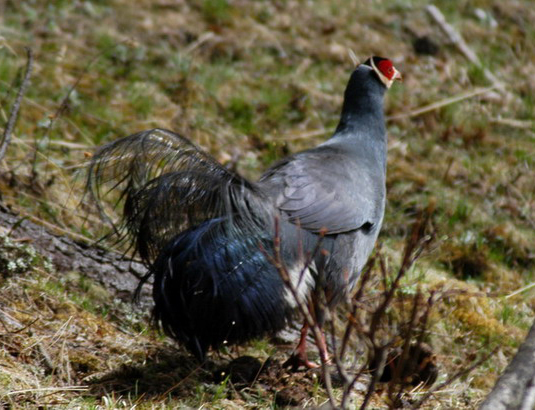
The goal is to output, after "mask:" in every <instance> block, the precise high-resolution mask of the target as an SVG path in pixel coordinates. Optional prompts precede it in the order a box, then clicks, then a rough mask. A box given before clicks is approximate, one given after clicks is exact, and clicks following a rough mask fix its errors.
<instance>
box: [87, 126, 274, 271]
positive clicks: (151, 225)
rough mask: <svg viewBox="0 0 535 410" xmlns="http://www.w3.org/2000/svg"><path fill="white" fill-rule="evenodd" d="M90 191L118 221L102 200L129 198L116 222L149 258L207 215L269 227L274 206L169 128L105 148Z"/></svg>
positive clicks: (94, 165) (94, 163)
mask: <svg viewBox="0 0 535 410" xmlns="http://www.w3.org/2000/svg"><path fill="white" fill-rule="evenodd" d="M87 191H88V192H89V194H90V195H91V196H92V198H93V199H94V200H95V202H96V203H97V205H98V207H99V211H100V212H101V214H102V215H103V216H104V217H105V218H106V219H107V220H109V221H110V222H112V221H111V218H110V217H109V216H108V215H107V214H106V212H105V210H104V207H103V206H102V199H103V198H104V197H106V196H108V195H109V194H110V193H112V192H113V193H115V192H118V193H119V195H116V197H115V204H116V207H117V206H118V205H120V204H123V207H124V209H123V215H122V219H121V221H119V222H112V224H113V226H114V228H115V229H116V232H117V233H118V235H119V240H128V239H129V238H130V239H131V240H132V244H133V246H134V248H135V250H136V251H137V252H138V253H139V255H140V256H141V258H142V259H143V260H144V261H145V263H146V264H147V265H150V264H151V263H152V262H154V260H155V259H156V257H157V255H158V253H159V252H160V250H161V249H162V248H163V247H164V246H165V245H166V244H167V243H168V242H169V241H170V240H171V239H172V238H174V237H175V236H176V235H177V234H178V233H179V232H182V231H184V230H186V229H188V228H190V227H193V226H196V225H199V224H200V223H202V222H203V221H206V220H209V219H213V218H218V217H224V218H226V221H227V223H229V224H233V225H236V226H237V227H238V226H243V227H245V228H246V229H247V230H248V231H251V232H253V231H261V230H263V229H264V228H263V227H264V226H265V221H266V215H269V213H270V212H272V211H271V210H269V209H266V207H265V204H266V201H265V200H264V198H263V197H262V194H261V193H260V192H259V191H258V190H257V189H256V186H255V185H254V184H252V183H250V182H249V181H247V180H246V179H245V178H242V177H241V176H239V175H237V174H235V173H232V172H230V171H228V170H227V169H226V168H224V167H223V166H222V165H221V164H219V163H218V162H217V161H216V160H215V159H214V158H212V157H211V156H210V155H208V154H206V153H205V152H203V151H201V150H200V149H199V148H198V147H196V146H195V145H193V144H192V143H191V142H190V141H189V140H187V139H186V138H183V137H181V136H180V135H178V134H175V133H173V132H171V131H167V130H162V129H153V130H149V131H144V132H140V133H138V134H134V135H131V136H128V137H125V138H122V139H119V140H117V141H114V142H112V143H110V144H107V145H105V146H103V147H101V148H100V150H99V151H98V152H97V153H96V154H95V155H94V157H93V159H92V160H91V164H90V166H89V170H88V177H87ZM112 195H113V194H112ZM253 209H254V212H252V211H251V210H253ZM235 219H238V220H235Z"/></svg>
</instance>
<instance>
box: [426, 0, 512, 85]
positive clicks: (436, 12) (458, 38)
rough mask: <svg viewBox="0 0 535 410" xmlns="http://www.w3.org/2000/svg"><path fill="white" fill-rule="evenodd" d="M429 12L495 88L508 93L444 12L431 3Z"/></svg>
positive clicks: (427, 9)
mask: <svg viewBox="0 0 535 410" xmlns="http://www.w3.org/2000/svg"><path fill="white" fill-rule="evenodd" d="M425 10H426V11H427V13H428V14H429V15H430V16H431V18H432V19H433V20H434V22H435V23H437V24H438V26H439V27H440V29H441V30H442V31H443V32H444V34H445V35H446V36H447V37H448V38H449V40H450V41H451V42H452V43H453V44H454V45H455V46H456V47H457V49H458V50H459V51H460V52H461V53H462V55H463V56H465V57H466V59H467V60H468V61H470V62H471V63H472V64H474V65H476V66H477V67H479V68H482V69H483V74H484V76H485V78H486V79H487V80H488V81H490V82H491V83H492V84H493V85H494V86H495V88H497V89H498V90H499V91H500V92H501V93H502V94H506V93H507V90H506V89H505V84H504V83H503V82H501V81H500V80H498V78H496V76H495V75H494V74H492V73H491V72H490V71H489V70H488V69H487V68H486V67H484V66H483V64H482V63H481V60H480V59H479V57H478V56H477V54H476V53H475V52H474V51H473V50H472V49H471V48H470V47H468V44H466V42H465V41H464V39H463V37H462V36H461V35H460V34H459V33H458V32H457V31H456V30H455V29H454V28H453V27H452V26H451V25H450V24H449V23H448V22H447V21H446V18H445V17H444V14H442V12H441V11H440V10H439V9H438V8H437V7H436V6H435V5H433V4H430V5H429V6H427V7H426V8H425Z"/></svg>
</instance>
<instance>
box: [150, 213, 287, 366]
mask: <svg viewBox="0 0 535 410" xmlns="http://www.w3.org/2000/svg"><path fill="white" fill-rule="evenodd" d="M225 230H226V223H225V221H224V220H222V219H213V220H211V221H207V222H205V223H203V224H202V225H200V226H199V227H197V228H193V229H190V230H188V231H186V232H183V233H182V234H180V235H178V236H177V237H176V238H175V239H174V240H173V241H171V242H170V243H169V245H168V246H167V247H166V249H165V250H164V251H163V252H162V253H161V254H160V256H159V257H158V259H157V260H156V262H155V263H154V265H153V266H152V267H151V272H152V273H153V274H154V288H153V296H154V301H155V308H154V315H155V319H156V320H157V321H158V322H159V323H161V325H162V327H163V329H164V330H165V332H166V333H167V334H168V335H170V336H171V337H173V338H175V339H177V340H179V341H181V342H183V343H184V344H185V345H186V346H187V347H188V349H189V350H190V351H191V352H192V353H194V354H195V356H196V357H197V358H198V359H199V360H201V361H202V360H204V356H205V353H206V351H207V349H208V348H209V347H214V348H215V347H218V346H221V345H227V344H228V345H230V344H233V343H240V342H244V341H246V340H250V339H251V338H254V337H259V336H262V335H264V334H268V333H274V332H276V331H278V330H280V329H282V328H283V327H284V326H285V325H286V321H287V318H288V317H289V315H290V314H291V309H290V308H289V307H288V304H287V302H286V301H285V300H284V294H285V292H284V284H283V283H282V281H281V279H280V277H279V274H278V272H277V271H276V270H275V268H274V267H273V266H272V265H271V264H270V263H269V262H268V261H267V260H266V258H265V255H264V253H263V251H262V250H261V247H263V246H269V243H270V241H272V239H270V238H264V239H263V240H262V242H263V244H262V245H261V244H260V243H259V242H258V239H259V238H247V237H241V238H238V237H236V236H233V235H228V232H225Z"/></svg>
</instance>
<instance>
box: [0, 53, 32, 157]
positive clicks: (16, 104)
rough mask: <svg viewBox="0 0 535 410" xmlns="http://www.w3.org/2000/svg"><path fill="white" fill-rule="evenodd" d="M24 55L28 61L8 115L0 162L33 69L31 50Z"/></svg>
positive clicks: (4, 153) (0, 145)
mask: <svg viewBox="0 0 535 410" xmlns="http://www.w3.org/2000/svg"><path fill="white" fill-rule="evenodd" d="M26 54H27V57H28V61H27V62H26V71H25V73H24V78H23V80H22V83H21V84H20V88H19V92H18V93H17V97H16V98H15V102H14V103H13V106H12V107H11V112H10V113H9V118H8V120H7V124H6V128H5V129H4V135H3V138H2V143H1V144H0V161H2V160H3V159H4V156H5V155H6V150H7V147H8V145H9V143H10V142H11V134H12V133H13V128H14V127H15V122H16V121H17V118H18V115H19V109H20V104H21V102H22V97H23V96H24V93H25V92H26V88H27V87H28V83H29V82H30V76H31V73H32V67H33V52H32V49H31V48H26Z"/></svg>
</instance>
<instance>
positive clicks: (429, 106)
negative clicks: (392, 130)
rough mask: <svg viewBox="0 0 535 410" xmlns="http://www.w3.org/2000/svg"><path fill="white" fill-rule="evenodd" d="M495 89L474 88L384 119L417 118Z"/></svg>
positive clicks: (492, 87) (494, 86)
mask: <svg viewBox="0 0 535 410" xmlns="http://www.w3.org/2000/svg"><path fill="white" fill-rule="evenodd" d="M496 88H497V86H496V85H492V86H490V87H485V88H476V89H475V90H472V91H468V92H466V93H461V94H458V95H454V96H453V97H448V98H445V99H443V100H440V101H435V102H434V103H431V104H427V105H424V106H423V107H420V108H417V109H415V110H412V111H409V112H407V113H401V114H395V115H390V116H388V117H386V120H387V121H392V120H399V119H402V118H413V117H418V116H419V115H422V114H426V113H428V112H431V111H436V110H438V109H440V108H443V107H446V106H448V105H452V104H455V103H458V102H461V101H464V100H468V99H469V98H473V97H477V96H478V95H481V94H486V93H488V92H489V91H492V90H494V89H496Z"/></svg>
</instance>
